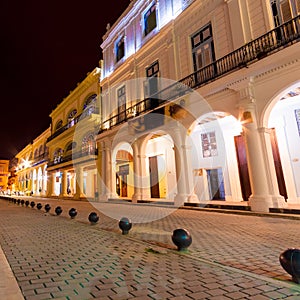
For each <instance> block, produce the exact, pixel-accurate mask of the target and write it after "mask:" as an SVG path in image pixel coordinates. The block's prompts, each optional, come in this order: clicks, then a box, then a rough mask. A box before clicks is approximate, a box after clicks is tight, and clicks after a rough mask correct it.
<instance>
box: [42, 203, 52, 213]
mask: <svg viewBox="0 0 300 300" xmlns="http://www.w3.org/2000/svg"><path fill="white" fill-rule="evenodd" d="M44 208H45V211H46V212H49V211H50V209H51V206H50V204H48V203H47V204H46V205H45V207H44Z"/></svg>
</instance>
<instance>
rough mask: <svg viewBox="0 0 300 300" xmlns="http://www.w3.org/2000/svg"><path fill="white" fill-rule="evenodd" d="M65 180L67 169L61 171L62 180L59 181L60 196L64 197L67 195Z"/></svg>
mask: <svg viewBox="0 0 300 300" xmlns="http://www.w3.org/2000/svg"><path fill="white" fill-rule="evenodd" d="M67 181H68V171H66V170H64V171H63V172H62V182H61V193H60V195H59V196H60V197H66V196H68V193H67Z"/></svg>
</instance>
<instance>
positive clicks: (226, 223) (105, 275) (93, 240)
mask: <svg viewBox="0 0 300 300" xmlns="http://www.w3.org/2000/svg"><path fill="white" fill-rule="evenodd" d="M29 200H30V201H32V200H33V201H35V203H37V202H41V203H42V204H43V206H44V205H45V204H46V203H49V204H50V205H51V210H50V212H49V213H46V212H45V210H44V207H43V208H42V209H41V210H38V209H37V208H36V207H34V208H31V207H25V206H23V207H22V206H21V205H17V204H14V203H11V202H8V201H7V200H0V220H1V222H0V245H1V247H2V249H3V252H4V253H5V255H6V258H7V260H8V263H9V264H10V267H11V269H12V271H13V273H14V276H15V278H16V280H17V283H18V285H19V287H20V289H21V291H22V294H23V296H24V299H26V300H36V299H70V300H73V299H74V300H76V299H80V300H89V299H111V300H112V299H121V300H125V299H254V300H260V299H262V300H263V299H300V286H299V285H298V284H295V283H293V282H292V281H291V278H290V275H289V274H287V273H286V272H285V271H284V270H283V269H282V267H281V266H280V264H279V255H280V253H281V252H282V251H284V250H285V249H287V248H292V247H295V248H299V247H300V240H299V232H300V231H299V229H300V218H296V217H294V218H284V217H275V215H274V217H270V216H271V215H269V216H263V215H261V216H259V215H255V214H250V213H249V214H247V215H242V214H236V213H235V214H230V213H227V214H225V213H220V212H212V211H210V212H207V211H205V210H187V209H178V210H171V209H169V208H167V207H165V208H157V207H155V206H151V205H138V206H134V208H133V206H132V205H131V204H121V205H118V204H114V203H106V204H94V205H91V204H90V203H89V202H78V201H77V202H76V201H71V200H50V199H37V198H29ZM58 205H59V206H61V207H62V209H63V213H62V214H61V215H60V216H56V215H55V212H54V209H55V207H56V206H58ZM120 206H121V208H120ZM71 207H75V208H76V209H77V211H78V215H77V216H76V217H75V218H74V219H71V218H70V216H69V215H68V210H69V209H70V208H71ZM138 210H140V211H139V212H138V214H136V211H138ZM91 211H96V212H97V213H98V214H99V216H100V220H99V222H98V223H97V224H95V225H91V224H90V223H89V221H88V215H89V213H90V212H91ZM102 212H104V214H103V213H102ZM124 214H127V215H124ZM133 214H136V215H139V216H141V215H142V216H143V220H144V221H145V222H142V221H143V220H139V222H137V221H136V223H133V227H132V229H131V230H130V232H129V234H128V235H122V234H121V231H120V229H119V228H118V217H120V216H121V215H122V216H130V218H133V219H134V220H136V219H135V217H134V215H133ZM112 216H113V217H112ZM162 216H164V217H162ZM151 220H153V221H151ZM176 228H185V229H187V230H188V231H189V232H190V233H191V235H192V238H193V242H192V244H191V246H190V247H189V248H188V251H186V252H179V251H177V249H176V247H175V246H174V244H173V242H172V239H171V235H172V232H173V230H174V229H176ZM3 297H4V298H3ZM0 299H1V300H11V299H12V298H11V299H10V298H7V297H5V295H4V296H3V295H1V290H0Z"/></svg>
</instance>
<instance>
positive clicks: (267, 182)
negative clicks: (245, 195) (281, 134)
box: [240, 83, 286, 212]
mask: <svg viewBox="0 0 300 300" xmlns="http://www.w3.org/2000/svg"><path fill="white" fill-rule="evenodd" d="M240 96H241V98H242V101H240V104H241V116H242V117H241V121H242V124H243V133H244V137H245V141H246V153H247V161H248V170H249V178H250V184H251V190H252V195H251V196H250V197H249V205H250V206H251V210H252V211H257V212H269V208H271V207H285V206H286V203H285V201H284V198H283V197H282V196H280V195H279V192H278V186H277V188H276V185H275V184H274V181H275V179H274V178H275V177H274V172H275V169H274V163H273V166H271V161H272V159H273V157H272V158H271V157H270V155H271V153H270V149H269V148H270V147H269V146H270V140H269V141H268V143H266V141H267V140H266V139H265V137H264V139H262V135H264V134H265V131H264V130H260V129H259V128H258V123H257V117H256V104H255V99H254V96H253V90H252V85H251V83H250V84H249V85H248V86H247V87H245V88H244V89H242V90H241V91H240ZM267 144H268V145H267ZM275 176H276V175H275Z"/></svg>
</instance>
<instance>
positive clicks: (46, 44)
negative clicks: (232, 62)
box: [0, 0, 130, 159]
mask: <svg viewBox="0 0 300 300" xmlns="http://www.w3.org/2000/svg"><path fill="white" fill-rule="evenodd" d="M129 3H130V0H111V1H105V7H104V2H103V1H101V0H97V1H96V0H88V1H70V0H59V1H58V0H44V1H41V0H27V1H1V4H0V76H1V77H0V82H1V85H0V87H1V92H0V95H1V102H0V109H1V114H0V142H1V143H0V158H2V159H11V158H13V157H14V156H15V155H16V154H17V153H18V152H19V151H20V150H22V149H23V148H24V147H25V146H26V145H28V144H29V143H31V142H32V141H33V139H35V138H36V137H37V136H38V135H40V134H41V133H42V132H43V131H44V130H46V129H47V128H48V126H49V125H50V122H51V120H50V117H49V114H50V113H51V112H52V110H53V109H55V108H56V106H57V104H59V103H60V102H61V101H62V100H63V98H65V97H66V96H67V95H68V94H69V92H70V91H71V90H73V89H74V88H75V87H76V85H77V83H78V82H81V81H82V80H83V79H84V78H85V77H86V74H87V73H88V72H90V71H92V70H93V69H94V68H95V67H97V66H98V63H99V60H100V59H101V58H102V56H101V48H100V44H101V42H102V36H103V35H104V34H105V32H106V25H107V23H111V24H113V23H114V22H115V21H116V20H117V18H118V17H119V16H120V15H121V14H122V12H123V11H124V10H125V9H126V8H127V6H128V5H129Z"/></svg>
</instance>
